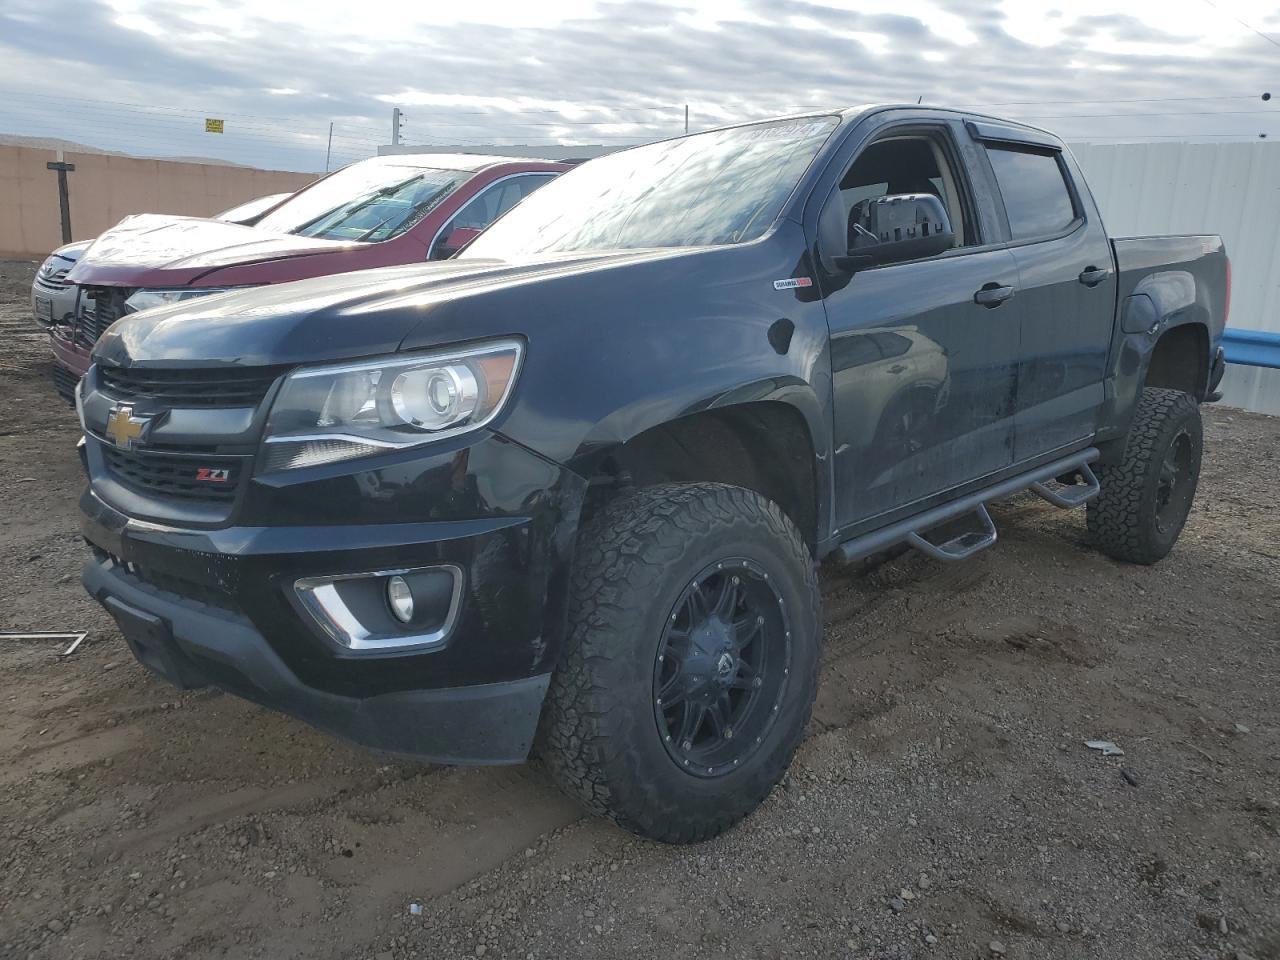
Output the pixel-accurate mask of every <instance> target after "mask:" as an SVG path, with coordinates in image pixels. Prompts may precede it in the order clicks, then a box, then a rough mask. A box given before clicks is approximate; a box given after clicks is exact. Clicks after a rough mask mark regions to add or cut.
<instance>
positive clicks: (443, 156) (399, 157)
mask: <svg viewBox="0 0 1280 960" xmlns="http://www.w3.org/2000/svg"><path fill="white" fill-rule="evenodd" d="M357 162H359V163H372V164H378V165H380V166H388V167H434V168H436V169H437V170H467V171H472V172H474V171H476V170H483V169H484V168H485V167H493V166H497V165H498V164H502V163H532V164H539V163H547V164H553V165H555V166H557V167H566V168H567V167H568V166H569V164H565V163H561V162H560V161H557V160H544V159H541V158H538V157H493V156H486V155H484V154H479V153H393V154H388V155H386V156H382V157H370V158H369V159H367V160H360V161H357Z"/></svg>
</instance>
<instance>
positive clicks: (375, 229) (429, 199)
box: [356, 183, 453, 243]
mask: <svg viewBox="0 0 1280 960" xmlns="http://www.w3.org/2000/svg"><path fill="white" fill-rule="evenodd" d="M452 189H453V184H452V183H446V184H445V185H444V186H443V187H441V188H440V189H439V190H437V191H436V192H435V193H433V194H431V196H429V197H427V198H425V199H423V200H419V201H418V202H417V203H415V204H414V205H413V206H412V207H411V208H410V209H409V213H408V214H407V215H406V216H405V217H404V220H405V221H408V220H409V218H410V217H412V216H413V215H414V214H415V213H417V212H418V211H419V210H421V209H422V208H423V207H426V206H428V205H429V204H431V203H433V202H434V201H435V200H436V198H437V197H439V196H440V195H441V194H442V193H445V192H447V191H449V190H452ZM395 218H396V214H394V213H393V214H391V216H389V217H387V219H385V220H383V221H382V222H381V223H379V224H377V225H376V226H374V227H372V228H370V229H368V230H366V231H365V232H364V233H362V234H360V236H358V237H356V243H360V242H362V241H364V240H368V239H369V238H370V237H371V236H373V235H374V234H375V233H377V232H378V231H379V230H381V229H382V228H383V227H385V226H386V225H387V224H388V223H390V222H391V221H392V220H394V219H395ZM419 219H421V217H419Z"/></svg>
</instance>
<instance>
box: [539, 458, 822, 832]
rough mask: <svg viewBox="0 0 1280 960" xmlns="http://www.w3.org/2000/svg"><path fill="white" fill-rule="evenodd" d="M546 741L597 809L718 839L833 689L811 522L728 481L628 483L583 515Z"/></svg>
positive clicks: (549, 754)
mask: <svg viewBox="0 0 1280 960" xmlns="http://www.w3.org/2000/svg"><path fill="white" fill-rule="evenodd" d="M571 590H572V593H571V596H570V622H569V629H568V636H567V640H566V649H565V651H564V656H563V658H562V660H561V664H560V667H559V668H558V670H557V671H556V673H555V675H554V677H553V678H552V682H551V688H550V691H549V693H548V699H547V705H546V708H545V710H544V712H543V720H542V727H541V730H540V736H539V752H540V754H541V755H542V756H543V758H544V759H545V760H546V762H547V764H548V765H549V766H550V768H551V770H552V772H553V773H554V774H555V776H556V778H557V779H558V780H559V782H560V784H561V785H562V787H564V788H565V789H566V791H567V792H569V793H570V795H572V796H574V797H576V798H578V799H579V800H581V801H582V802H583V803H585V804H586V805H587V807H588V808H590V809H591V810H593V811H594V812H596V813H599V814H602V815H604V816H607V817H609V818H610V819H612V820H614V821H615V822H617V823H619V824H621V825H622V826H624V827H626V828H628V829H630V830H633V831H635V832H636V833H639V834H642V835H644V836H647V837H651V838H653V839H656V840H662V841H666V842H670V843H689V842H694V841H699V840H705V839H708V838H710V837H713V836H715V835H717V834H719V833H721V832H723V831H724V830H727V829H728V828H729V827H731V826H733V824H735V823H737V822H738V821H739V820H741V819H742V818H743V817H745V816H746V815H747V814H748V813H750V812H751V811H752V810H753V809H755V807H756V806H758V805H759V804H760V802H761V801H763V800H764V798H765V797H766V796H768V794H769V791H770V790H771V789H772V788H773V786H774V784H776V783H777V782H778V780H780V779H781V778H782V775H783V773H784V772H785V771H786V769H787V766H788V764H790V762H791V758H792V756H793V755H794V753H795V750H796V748H797V746H798V745H799V743H800V740H801V738H802V736H803V734H804V729H805V725H806V724H807V722H808V719H809V713H810V710H811V708H812V705H813V699H814V694H815V691H816V688H817V676H818V661H819V650H820V646H821V640H820V630H821V628H820V618H819V592H818V584H817V576H816V574H815V572H814V564H813V559H812V557H811V555H810V554H809V551H808V549H807V548H806V546H805V544H804V541H803V538H802V537H801V536H800V533H799V531H798V530H796V528H795V525H794V524H792V523H791V521H790V520H788V519H787V517H786V516H785V515H784V514H783V513H782V511H781V510H780V509H779V508H778V506H777V505H776V504H774V503H772V502H770V501H769V500H766V499H765V498H764V497H762V496H760V495H759V494H757V493H754V492H752V491H749V490H744V489H740V488H738V487H731V486H726V485H723V484H713V483H689V484H664V485H661V486H655V487H646V488H642V489H639V490H635V491H632V492H630V493H627V494H624V495H623V496H621V497H619V498H618V499H616V500H614V501H612V502H611V503H609V504H608V505H606V506H605V507H604V508H603V509H602V510H601V511H600V513H598V514H597V515H596V516H595V517H594V518H592V519H591V520H590V521H589V522H588V524H587V525H586V527H585V528H584V529H583V531H582V534H581V536H580V538H579V546H578V552H577V558H576V560H575V564H574V576H573V583H572V586H571Z"/></svg>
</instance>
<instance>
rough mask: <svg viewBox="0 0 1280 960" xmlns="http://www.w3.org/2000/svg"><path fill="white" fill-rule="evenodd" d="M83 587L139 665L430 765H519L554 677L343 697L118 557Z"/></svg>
mask: <svg viewBox="0 0 1280 960" xmlns="http://www.w3.org/2000/svg"><path fill="white" fill-rule="evenodd" d="M82 582H83V583H84V586H85V589H86V590H88V591H89V593H90V594H91V595H92V596H93V597H94V599H96V600H97V601H98V602H99V603H101V604H102V605H103V606H104V607H105V608H106V610H107V612H108V613H110V614H111V616H112V617H113V618H114V619H115V621H116V623H117V624H118V625H119V627H120V631H121V633H123V634H124V638H125V640H126V641H127V642H128V644H129V647H130V649H131V650H132V651H133V654H134V656H135V657H136V658H137V659H138V661H139V662H140V663H142V664H143V665H144V666H146V667H148V668H149V669H151V670H153V671H155V672H156V673H158V674H160V675H161V676H162V677H164V678H165V679H167V680H169V681H170V682H172V683H173V684H175V685H176V686H178V687H181V688H183V689H190V688H193V687H203V686H208V685H210V684H212V685H214V686H218V687H221V688H222V689H224V690H226V691H228V692H229V693H234V694H236V695H238V696H241V697H244V698H245V699H246V700H251V701H253V702H254V703H258V704H261V705H262V706H265V707H270V708H272V709H274V710H279V711H282V712H284V713H287V714H290V715H291V716H294V717H297V718H298V719H299V720H302V721H304V722H306V723H309V724H311V725H312V726H314V727H318V728H319V729H321V730H324V731H327V732H329V733H332V734H336V735H337V736H340V737H343V738H345V739H348V740H352V741H354V742H356V743H359V744H362V745H364V746H367V747H373V748H375V749H379V750H385V751H388V752H391V753H397V754H402V755H405V756H412V757H415V758H420V759H426V760H436V761H441V762H450V763H475V764H490V763H519V762H520V761H522V760H524V759H525V757H526V756H527V755H528V753H529V749H530V747H531V746H532V745H533V736H534V732H535V731H536V729H537V725H538V714H539V712H540V711H541V709H542V700H543V697H544V695H545V694H546V690H547V683H548V680H549V676H550V675H549V674H539V675H535V676H531V677H525V678H522V679H518V680H507V681H501V682H497V683H484V684H473V685H471V686H466V687H445V688H441V689H434V690H404V691H400V692H396V693H384V694H377V695H373V696H368V697H355V696H342V695H339V694H334V693H329V692H326V691H323V690H317V689H316V688H314V687H311V686H308V685H307V684H306V683H304V682H302V681H301V680H300V679H299V678H298V676H297V674H295V673H294V672H293V671H292V670H290V669H289V667H288V665H286V664H285V662H284V661H283V660H281V659H280V657H279V656H278V655H277V654H276V653H275V651H274V650H272V648H271V646H270V644H268V643H267V641H266V640H265V638H264V637H263V636H262V634H260V633H258V632H257V631H256V630H255V629H254V628H253V626H252V625H251V624H250V623H248V622H247V621H246V620H244V619H243V618H239V617H236V616H233V615H229V614H224V613H220V612H218V611H217V610H214V609H213V608H208V607H205V608H203V609H201V608H200V606H199V605H197V604H192V603H186V602H183V601H182V599H180V598H179V597H176V596H168V597H166V596H165V595H164V594H163V593H161V592H160V591H157V590H155V589H151V588H148V586H147V585H146V584H144V583H142V582H140V581H138V580H137V579H136V578H134V577H132V576H130V575H129V574H128V573H127V572H126V571H124V570H123V569H122V568H121V567H120V565H119V564H117V563H116V562H115V561H114V560H112V559H109V558H102V559H96V558H95V559H93V560H90V561H89V562H87V563H86V564H85V566H84V573H83V576H82Z"/></svg>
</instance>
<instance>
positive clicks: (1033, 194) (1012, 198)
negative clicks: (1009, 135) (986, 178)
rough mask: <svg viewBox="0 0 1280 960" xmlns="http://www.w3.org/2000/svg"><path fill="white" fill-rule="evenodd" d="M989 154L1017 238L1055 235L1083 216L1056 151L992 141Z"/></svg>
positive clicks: (1011, 231) (1031, 238)
mask: <svg viewBox="0 0 1280 960" xmlns="http://www.w3.org/2000/svg"><path fill="white" fill-rule="evenodd" d="M987 157H988V159H989V160H990V161H991V169H992V170H993V171H994V172H995V175H996V184H997V185H998V186H999V187H1000V195H1001V197H1003V198H1004V208H1005V213H1006V214H1007V215H1008V217H1009V232H1010V233H1011V234H1012V238H1013V239H1014V240H1015V241H1017V240H1034V239H1037V238H1042V237H1052V236H1056V235H1058V234H1061V233H1064V232H1065V231H1066V230H1067V229H1068V228H1069V227H1070V226H1071V225H1072V224H1073V223H1075V221H1076V220H1078V219H1079V218H1080V214H1079V212H1078V211H1077V209H1076V204H1075V200H1074V199H1073V198H1072V195H1071V188H1070V186H1069V185H1068V183H1067V178H1066V171H1065V170H1063V168H1062V160H1061V158H1060V156H1059V155H1058V152H1057V151H1056V150H1037V149H1035V148H1030V147H1012V146H996V145H994V144H989V145H988V146H987Z"/></svg>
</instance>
